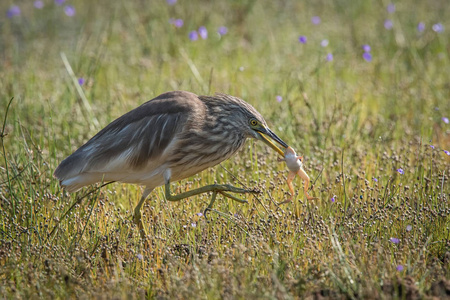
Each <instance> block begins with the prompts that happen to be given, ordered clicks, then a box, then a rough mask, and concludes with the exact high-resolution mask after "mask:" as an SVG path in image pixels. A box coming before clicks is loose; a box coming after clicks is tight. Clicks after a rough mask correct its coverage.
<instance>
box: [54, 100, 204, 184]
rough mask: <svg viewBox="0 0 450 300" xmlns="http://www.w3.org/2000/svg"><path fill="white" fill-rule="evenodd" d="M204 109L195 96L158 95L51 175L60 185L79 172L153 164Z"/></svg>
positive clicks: (123, 169)
mask: <svg viewBox="0 0 450 300" xmlns="http://www.w3.org/2000/svg"><path fill="white" fill-rule="evenodd" d="M204 110H205V107H204V104H203V102H202V101H201V100H199V98H198V96H197V95H195V94H192V93H189V92H182V91H176V92H169V93H165V94H162V95H160V96H158V97H156V98H155V99H152V100H150V101H147V102H146V103H144V104H142V105H141V106H139V107H137V108H135V109H133V110H131V111H130V112H128V113H126V114H124V115H122V116H121V117H119V118H118V119H116V120H114V121H113V122H111V123H110V124H109V125H108V126H106V127H105V128H103V129H102V130H101V131H100V132H98V133H97V134H96V135H95V136H94V137H93V138H92V139H90V140H89V141H88V142H87V143H86V144H84V145H83V146H81V147H80V148H79V149H78V150H76V151H75V152H74V153H73V154H72V155H70V156H69V157H67V158H66V159H65V160H63V161H62V162H61V164H60V165H59V166H58V168H57V169H56V170H55V173H54V176H55V177H57V178H58V179H60V180H61V181H62V182H63V181H64V180H67V181H70V179H71V178H75V177H76V178H78V177H80V176H81V175H80V174H83V173H99V174H102V173H103V174H107V173H118V172H119V173H127V172H130V173H131V172H135V171H136V170H139V169H141V168H144V167H146V166H148V164H149V163H150V164H151V163H152V162H155V164H157V162H158V161H161V156H162V155H166V154H164V152H165V150H166V149H167V148H168V146H169V144H170V143H171V142H173V140H174V139H176V136H177V135H178V134H180V133H181V132H182V131H183V130H185V126H184V125H185V124H186V122H188V121H189V119H191V118H192V117H193V116H194V115H195V114H201V113H202V112H203V111H204ZM157 167H158V165H155V168H157ZM97 180H102V179H101V178H100V179H97ZM94 182H95V181H94ZM90 183H92V182H90Z"/></svg>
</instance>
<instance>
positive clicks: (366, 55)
mask: <svg viewBox="0 0 450 300" xmlns="http://www.w3.org/2000/svg"><path fill="white" fill-rule="evenodd" d="M362 57H363V58H364V60H365V61H372V54H370V53H369V52H364V53H363V55H362Z"/></svg>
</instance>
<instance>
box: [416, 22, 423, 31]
mask: <svg viewBox="0 0 450 300" xmlns="http://www.w3.org/2000/svg"><path fill="white" fill-rule="evenodd" d="M424 30H425V23H424V22H420V23H419V24H417V31H418V32H423V31H424Z"/></svg>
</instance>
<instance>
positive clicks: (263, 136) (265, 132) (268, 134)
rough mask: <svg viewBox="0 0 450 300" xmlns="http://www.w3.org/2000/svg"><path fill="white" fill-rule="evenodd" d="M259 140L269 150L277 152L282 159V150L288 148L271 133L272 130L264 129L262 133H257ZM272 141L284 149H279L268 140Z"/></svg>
mask: <svg viewBox="0 0 450 300" xmlns="http://www.w3.org/2000/svg"><path fill="white" fill-rule="evenodd" d="M258 133H259V135H260V137H261V140H262V141H263V142H264V143H266V144H267V145H268V146H269V147H270V148H272V149H273V150H275V151H277V152H278V153H279V154H280V155H281V156H283V157H284V150H285V149H286V148H287V147H289V146H288V145H287V144H286V143H285V142H283V140H282V139H280V138H279V137H278V136H277V135H276V134H275V133H273V132H272V130H270V129H269V128H264V130H262V131H258ZM269 138H270V139H272V140H274V141H275V142H277V143H278V144H279V145H280V146H281V147H283V148H284V149H283V150H282V149H280V147H278V146H277V145H276V144H275V143H274V142H272V141H271V140H270V139H269Z"/></svg>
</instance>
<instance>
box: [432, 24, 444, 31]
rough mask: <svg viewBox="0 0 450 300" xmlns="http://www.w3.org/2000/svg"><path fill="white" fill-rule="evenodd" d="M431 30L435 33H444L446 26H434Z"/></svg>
mask: <svg viewBox="0 0 450 300" xmlns="http://www.w3.org/2000/svg"><path fill="white" fill-rule="evenodd" d="M431 29H433V31H434V32H438V33H439V32H442V31H444V26H443V25H442V24H441V23H436V24H434V25H433V26H432V27H431Z"/></svg>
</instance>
